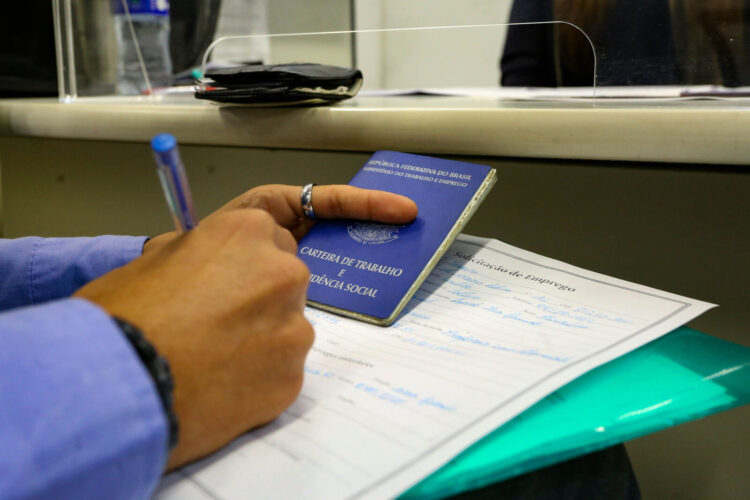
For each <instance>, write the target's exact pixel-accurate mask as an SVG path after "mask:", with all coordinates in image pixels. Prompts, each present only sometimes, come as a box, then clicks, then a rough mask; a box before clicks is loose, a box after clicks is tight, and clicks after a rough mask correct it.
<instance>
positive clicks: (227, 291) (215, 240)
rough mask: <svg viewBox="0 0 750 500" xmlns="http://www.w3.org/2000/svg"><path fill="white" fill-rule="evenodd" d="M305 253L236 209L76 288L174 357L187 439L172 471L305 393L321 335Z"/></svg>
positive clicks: (265, 222)
mask: <svg viewBox="0 0 750 500" xmlns="http://www.w3.org/2000/svg"><path fill="white" fill-rule="evenodd" d="M296 249H297V245H296V242H295V241H294V238H293V237H292V236H291V234H290V233H289V231H288V230H286V229H283V228H281V227H280V226H278V225H277V224H276V223H275V222H274V220H273V218H272V217H271V216H270V215H269V214H268V213H267V212H265V211H262V210H254V209H244V210H240V209H238V210H227V211H223V212H222V213H217V214H214V215H212V216H211V217H209V218H207V219H206V220H205V221H203V222H202V223H201V224H200V225H199V226H198V227H196V228H195V229H193V230H192V231H190V232H188V233H186V234H184V235H182V236H181V237H180V238H175V239H173V240H172V241H169V242H165V243H164V244H162V245H158V246H156V247H153V248H152V249H151V250H150V251H149V252H148V253H146V254H144V255H143V256H142V257H140V258H138V259H136V260H134V261H132V262H131V263H130V264H128V265H126V266H124V267H122V268H119V269H117V270H115V271H113V272H111V273H109V274H107V275H105V276H103V277H101V278H99V279H97V280H95V281H92V282H91V283H89V284H88V285H86V286H84V287H83V288H81V289H80V290H79V291H78V292H76V294H75V295H76V296H78V297H82V298H85V299H87V300H89V301H91V302H94V303H96V304H98V305H99V306H101V307H102V308H104V309H105V310H106V311H107V312H109V313H110V314H112V315H115V316H119V317H121V318H123V319H125V320H127V321H129V322H131V323H132V324H134V325H136V326H137V327H139V328H140V329H141V330H142V331H143V332H144V334H145V335H146V337H147V338H148V339H149V340H150V341H151V342H152V343H153V344H154V346H155V347H156V349H157V350H158V351H159V353H160V354H161V355H162V356H164V357H166V358H167V359H168V360H169V363H170V366H171V369H172V373H173V376H174V381H175V393H174V402H175V411H176V413H177V418H178V420H179V424H180V441H179V443H178V445H177V447H176V448H175V449H174V450H173V451H172V454H171V456H170V459H169V464H168V468H173V467H177V466H179V465H181V464H184V463H186V462H188V461H191V460H194V459H197V458H199V457H201V456H204V455H206V454H208V453H211V452H212V451H214V450H216V449H218V448H220V447H221V446H223V445H225V444H226V443H228V442H229V441H230V440H232V439H233V438H235V437H237V436H238V435H240V434H242V433H243V432H245V431H247V430H249V429H251V428H253V427H256V426H258V425H261V424H264V423H266V422H269V421H271V420H273V419H274V418H276V417H277V416H278V415H279V414H281V412H282V411H283V410H284V409H286V407H287V406H288V405H290V404H291V403H292V402H293V401H294V399H295V398H296V396H297V394H298V393H299V390H300V388H301V384H302V379H303V365H304V360H305V356H306V354H307V352H308V350H309V348H310V346H311V345H312V341H313V335H314V334H313V329H312V327H311V326H310V324H309V323H308V322H307V320H306V319H305V317H304V316H303V309H304V304H305V293H306V290H307V282H308V276H309V275H308V271H307V268H306V267H305V265H304V264H303V263H302V261H301V260H299V259H298V258H297V257H296V256H295V253H296Z"/></svg>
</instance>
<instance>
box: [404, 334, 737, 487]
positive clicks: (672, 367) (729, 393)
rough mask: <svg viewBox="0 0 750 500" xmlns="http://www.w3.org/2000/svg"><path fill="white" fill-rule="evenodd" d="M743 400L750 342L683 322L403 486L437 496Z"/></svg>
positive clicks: (555, 461) (709, 413)
mask: <svg viewBox="0 0 750 500" xmlns="http://www.w3.org/2000/svg"><path fill="white" fill-rule="evenodd" d="M748 402H750V348H747V347H743V346H740V345H737V344H733V343H731V342H725V341H723V340H719V339H716V338H714V337H710V336H708V335H704V334H702V333H700V332H698V331H696V330H692V329H690V328H687V327H682V328H678V329H677V330H675V331H673V332H671V333H669V334H667V335H665V336H664V337H662V338H660V339H658V340H656V341H654V342H651V343H649V344H647V345H645V346H643V347H641V348H639V349H636V350H635V351H633V352H631V353H629V354H627V355H625V356H623V357H621V358H619V359H616V360H614V361H611V362H610V363H607V364H606V365H603V366H601V367H599V368H597V369H595V370H592V371H591V372H589V373H587V374H585V375H584V376H582V377H580V378H579V379H577V380H575V381H573V382H571V383H570V384H568V385H566V386H565V387H563V388H561V389H559V390H558V391H556V392H554V393H552V394H550V395H549V396H547V397H546V398H544V399H543V400H541V401H540V402H539V403H537V404H536V405H534V406H532V407H531V408H529V409H528V410H527V411H525V412H524V413H522V414H521V415H519V416H518V417H516V418H515V419H513V420H511V421H510V422H508V423H507V424H505V425H503V426H502V427H500V428H499V429H497V430H496V431H494V432H493V433H491V434H489V435H487V436H486V437H485V438H483V439H482V440H481V441H479V442H477V443H476V444H474V445H473V446H471V447H470V448H468V449H467V450H466V451H464V452H463V453H462V454H460V455H459V456H457V457H456V458H455V459H453V460H452V461H451V462H450V463H448V464H447V465H445V466H444V467H443V468H441V469H440V470H438V471H437V472H435V473H434V474H432V475H431V476H429V477H428V478H426V479H425V480H423V481H422V482H421V483H419V484H417V485H416V486H414V487H413V488H411V489H410V490H409V491H407V492H406V493H404V495H402V497H401V498H404V499H422V498H442V497H446V496H449V495H453V494H456V493H460V492H462V491H467V490H471V489H475V488H480V487H482V486H487V485H489V484H492V483H495V482H498V481H503V480H505V479H509V478H511V477H514V476H517V475H520V474H523V473H526V472H530V471H533V470H536V469H539V468H542V467H545V466H548V465H552V464H555V463H558V462H562V461H564V460H568V459H570V458H574V457H577V456H580V455H584V454H586V453H590V452H592V451H596V450H599V449H602V448H606V447H608V446H612V445H614V444H617V443H621V442H623V441H627V440H630V439H634V438H637V437H639V436H643V435H645V434H649V433H652V432H655V431H658V430H661V429H666V428H668V427H672V426H674V425H677V424H681V423H683V422H687V421H690V420H695V419H698V418H701V417H705V416H707V415H711V414H713V413H718V412H720V411H724V410H727V409H729V408H733V407H735V406H740V405H743V404H746V403H748Z"/></svg>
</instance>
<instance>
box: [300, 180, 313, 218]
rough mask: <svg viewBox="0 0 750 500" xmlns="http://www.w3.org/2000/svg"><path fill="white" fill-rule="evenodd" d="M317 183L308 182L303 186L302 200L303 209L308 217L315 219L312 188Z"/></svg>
mask: <svg viewBox="0 0 750 500" xmlns="http://www.w3.org/2000/svg"><path fill="white" fill-rule="evenodd" d="M314 185H315V184H306V185H305V186H304V187H302V193H301V194H300V201H301V202H302V211H303V212H304V213H305V217H307V218H308V219H315V210H313V207H312V188H313V186H314Z"/></svg>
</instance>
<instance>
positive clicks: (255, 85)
mask: <svg viewBox="0 0 750 500" xmlns="http://www.w3.org/2000/svg"><path fill="white" fill-rule="evenodd" d="M206 76H207V77H208V78H209V80H208V81H207V82H205V84H204V85H203V86H202V88H200V89H199V90H197V91H196V92H195V97H197V98H198V99H209V100H212V101H218V102H228V103H243V104H259V105H266V106H270V105H279V106H281V105H297V104H327V103H332V102H336V101H342V100H344V99H349V98H351V97H354V96H355V95H356V94H357V92H359V89H360V88H361V87H362V72H361V71H360V70H358V69H350V68H341V67H338V66H329V65H326V64H312V63H294V64H274V65H249V66H236V67H232V68H222V69H217V70H212V71H208V72H206Z"/></svg>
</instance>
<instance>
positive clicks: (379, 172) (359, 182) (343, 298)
mask: <svg viewBox="0 0 750 500" xmlns="http://www.w3.org/2000/svg"><path fill="white" fill-rule="evenodd" d="M495 181H496V174H495V170H494V169H492V168H490V167H488V166H486V165H477V164H472V163H463V162H458V161H451V160H443V159H439V158H432V157H428V156H418V155H412V154H405V153H397V152H394V151H378V152H376V153H375V154H374V155H373V156H372V157H371V158H370V160H369V161H368V162H367V164H366V165H365V166H364V167H362V169H361V170H360V171H359V172H358V173H357V174H356V175H355V176H354V178H353V179H352V180H351V182H350V183H349V184H350V185H352V186H357V187H361V188H369V189H379V190H383V191H390V192H392V193H397V194H401V195H404V196H408V197H409V198H411V199H412V200H414V201H415V202H416V204H417V207H418V209H419V215H418V216H417V218H416V220H415V221H413V222H411V223H409V224H405V225H391V224H380V223H372V222H364V221H354V220H332V221H328V220H321V221H318V223H317V224H316V225H315V227H313V229H312V230H311V231H310V232H309V233H308V234H307V235H306V236H305V237H304V238H303V239H302V240H301V241H300V243H299V256H300V258H302V260H304V261H305V263H306V264H307V265H308V267H309V268H310V286H309V288H308V303H309V304H310V305H312V306H314V307H319V308H321V309H325V310H327V311H331V312H334V313H337V314H341V315H344V316H349V317H352V318H355V319H359V320H362V321H367V322H369V323H374V324H378V325H384V326H385V325H389V324H391V323H392V322H393V321H394V320H395V319H396V318H397V317H398V315H399V313H400V312H401V310H402V309H403V308H404V306H405V305H406V303H407V302H408V301H409V299H411V297H412V296H413V295H414V293H415V292H416V291H417V289H418V288H419V286H420V285H421V284H422V282H423V281H424V280H425V278H427V276H428V275H429V274H430V271H432V269H433V268H434V267H435V264H437V262H438V261H439V260H440V257H441V256H442V255H443V253H445V251H446V250H447V249H448V247H449V246H450V244H451V243H452V242H453V240H454V239H455V238H456V236H457V235H458V234H459V233H460V232H461V229H462V228H463V226H464V225H465V224H466V222H468V220H469V219H470V218H471V216H472V215H473V214H474V212H475V211H476V209H477V207H478V206H479V204H480V203H481V202H482V200H483V199H484V197H485V196H486V195H487V193H488V192H489V190H490V188H491V187H492V186H493V185H494V183H495Z"/></svg>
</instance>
